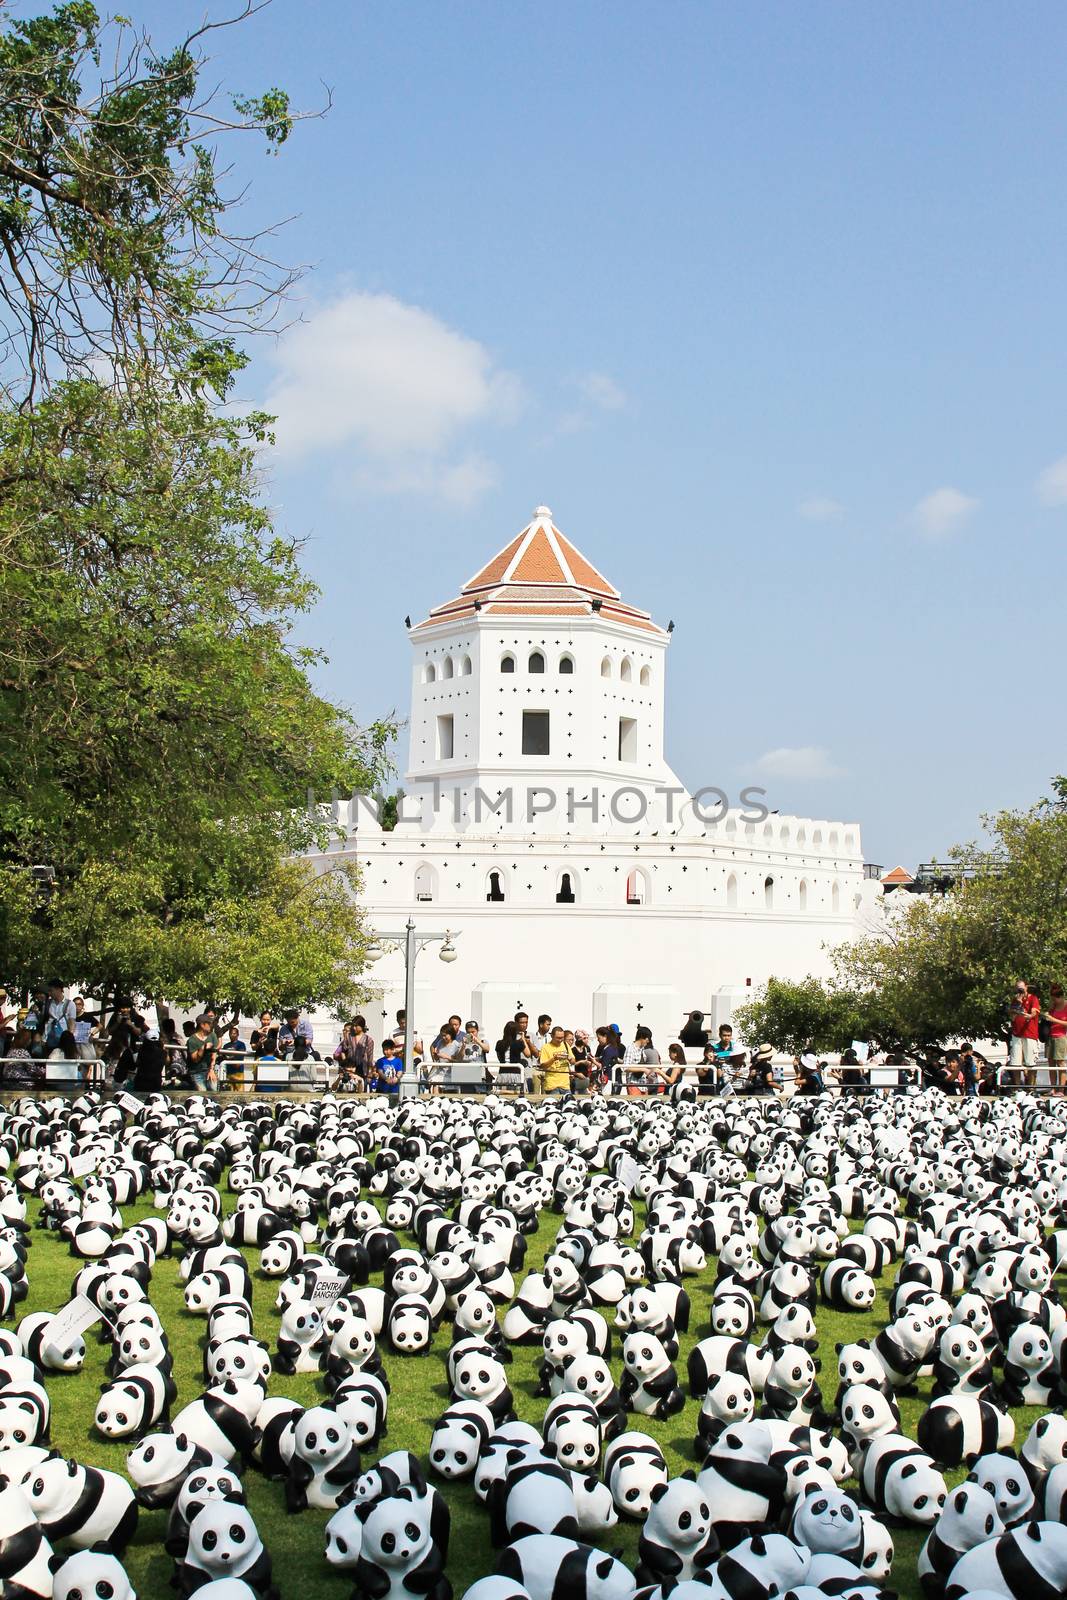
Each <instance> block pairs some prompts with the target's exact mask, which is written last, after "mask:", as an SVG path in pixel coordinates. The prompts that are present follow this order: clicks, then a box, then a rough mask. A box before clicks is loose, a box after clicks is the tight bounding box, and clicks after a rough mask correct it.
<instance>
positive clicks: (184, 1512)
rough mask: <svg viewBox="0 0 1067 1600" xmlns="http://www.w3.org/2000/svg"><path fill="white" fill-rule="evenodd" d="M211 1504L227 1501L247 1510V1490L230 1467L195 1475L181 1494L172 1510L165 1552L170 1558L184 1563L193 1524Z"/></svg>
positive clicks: (208, 1468) (188, 1480)
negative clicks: (197, 1516)
mask: <svg viewBox="0 0 1067 1600" xmlns="http://www.w3.org/2000/svg"><path fill="white" fill-rule="evenodd" d="M209 1500H223V1501H225V1502H226V1503H227V1505H232V1506H243V1505H244V1503H245V1492H244V1486H243V1485H242V1483H241V1480H240V1478H239V1477H238V1476H237V1474H236V1472H234V1471H233V1470H232V1469H231V1468H230V1467H214V1468H213V1467H203V1468H201V1469H200V1470H199V1471H198V1472H191V1473H190V1474H189V1476H188V1477H187V1478H186V1480H185V1482H184V1483H183V1484H182V1486H181V1488H180V1489H179V1490H178V1498H177V1499H176V1500H175V1502H174V1504H173V1505H172V1506H171V1508H170V1516H169V1517H168V1518H167V1532H166V1536H165V1538H164V1540H163V1548H164V1550H165V1551H166V1552H167V1554H168V1555H169V1556H173V1557H174V1559H175V1560H176V1561H180V1560H181V1559H182V1558H183V1557H184V1555H185V1552H186V1550H187V1549H188V1547H189V1524H190V1522H192V1520H193V1518H194V1517H195V1516H196V1514H197V1512H198V1511H199V1510H200V1508H201V1506H206V1505H207V1503H208V1501H209Z"/></svg>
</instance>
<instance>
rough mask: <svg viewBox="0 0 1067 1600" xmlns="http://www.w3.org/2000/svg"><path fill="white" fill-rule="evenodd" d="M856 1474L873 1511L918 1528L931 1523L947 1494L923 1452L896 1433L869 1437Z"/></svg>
mask: <svg viewBox="0 0 1067 1600" xmlns="http://www.w3.org/2000/svg"><path fill="white" fill-rule="evenodd" d="M857 1476H858V1478H859V1483H860V1488H861V1490H862V1492H863V1495H864V1498H865V1499H866V1501H867V1503H868V1505H870V1506H871V1507H872V1508H873V1509H874V1510H875V1511H877V1512H879V1513H880V1514H881V1515H883V1516H887V1517H892V1518H895V1519H897V1520H898V1521H900V1522H913V1523H916V1524H918V1526H919V1527H926V1528H928V1527H932V1526H933V1524H934V1523H935V1522H936V1521H937V1518H938V1516H939V1514H940V1511H941V1507H942V1506H943V1505H944V1503H945V1499H946V1497H947V1493H948V1491H947V1489H946V1487H945V1480H944V1478H943V1477H942V1476H941V1473H940V1472H939V1471H938V1470H937V1467H936V1466H935V1465H934V1463H933V1461H932V1460H931V1459H930V1457H929V1456H928V1455H927V1454H926V1452H925V1451H924V1450H921V1449H920V1448H919V1446H918V1445H916V1444H912V1443H911V1441H910V1440H909V1439H905V1438H903V1437H902V1436H901V1435H899V1434H886V1435H884V1436H883V1437H882V1438H880V1439H872V1440H871V1441H870V1443H869V1444H868V1445H866V1446H865V1447H864V1451H863V1460H862V1462H861V1463H860V1470H859V1472H858V1474H857Z"/></svg>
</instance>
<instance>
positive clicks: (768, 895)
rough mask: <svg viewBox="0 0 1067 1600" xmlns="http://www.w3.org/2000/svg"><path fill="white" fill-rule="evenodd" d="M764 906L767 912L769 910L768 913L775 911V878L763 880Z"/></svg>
mask: <svg viewBox="0 0 1067 1600" xmlns="http://www.w3.org/2000/svg"><path fill="white" fill-rule="evenodd" d="M763 904H764V907H765V908H766V910H768V911H773V910H774V879H773V878H764V880H763Z"/></svg>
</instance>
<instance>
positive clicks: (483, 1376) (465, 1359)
mask: <svg viewBox="0 0 1067 1600" xmlns="http://www.w3.org/2000/svg"><path fill="white" fill-rule="evenodd" d="M452 1399H453V1401H456V1400H477V1401H478V1402H479V1404H480V1405H483V1406H485V1407H486V1408H487V1410H488V1411H489V1412H490V1413H491V1414H492V1417H493V1421H494V1422H495V1423H497V1424H499V1423H501V1422H507V1421H509V1420H510V1419H511V1418H512V1417H514V1415H515V1412H514V1410H513V1406H512V1394H511V1389H510V1388H509V1387H508V1378H507V1373H506V1372H505V1370H504V1367H503V1365H502V1364H501V1362H499V1361H498V1360H496V1358H495V1357H494V1356H493V1355H492V1353H491V1352H489V1351H486V1353H485V1354H478V1353H477V1352H476V1351H469V1352H466V1353H464V1354H463V1355H461V1356H460V1357H459V1359H458V1360H457V1361H456V1362H455V1365H454V1367H453V1375H452Z"/></svg>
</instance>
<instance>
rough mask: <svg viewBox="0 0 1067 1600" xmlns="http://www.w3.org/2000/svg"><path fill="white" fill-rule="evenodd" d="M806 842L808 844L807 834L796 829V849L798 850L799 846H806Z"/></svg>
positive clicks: (802, 830) (800, 829)
mask: <svg viewBox="0 0 1067 1600" xmlns="http://www.w3.org/2000/svg"><path fill="white" fill-rule="evenodd" d="M807 842H808V836H807V833H806V832H805V831H804V829H803V828H798V829H797V849H798V850H799V849H800V848H801V846H802V845H806V844H807Z"/></svg>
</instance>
